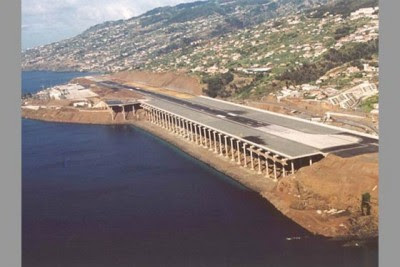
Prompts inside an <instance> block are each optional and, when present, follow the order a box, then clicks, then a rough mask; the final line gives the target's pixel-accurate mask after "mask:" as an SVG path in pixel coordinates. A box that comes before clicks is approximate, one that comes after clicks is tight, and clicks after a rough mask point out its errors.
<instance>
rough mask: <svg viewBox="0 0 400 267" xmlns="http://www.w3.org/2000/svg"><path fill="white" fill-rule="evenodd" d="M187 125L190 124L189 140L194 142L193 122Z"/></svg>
mask: <svg viewBox="0 0 400 267" xmlns="http://www.w3.org/2000/svg"><path fill="white" fill-rule="evenodd" d="M189 125H190V141H192V142H194V133H193V123H192V122H189Z"/></svg>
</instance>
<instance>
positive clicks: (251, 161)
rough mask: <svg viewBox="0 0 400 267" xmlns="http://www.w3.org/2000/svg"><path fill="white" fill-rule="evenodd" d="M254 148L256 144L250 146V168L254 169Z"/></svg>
mask: <svg viewBox="0 0 400 267" xmlns="http://www.w3.org/2000/svg"><path fill="white" fill-rule="evenodd" d="M253 149H254V146H251V147H250V169H251V170H252V171H254V158H253Z"/></svg>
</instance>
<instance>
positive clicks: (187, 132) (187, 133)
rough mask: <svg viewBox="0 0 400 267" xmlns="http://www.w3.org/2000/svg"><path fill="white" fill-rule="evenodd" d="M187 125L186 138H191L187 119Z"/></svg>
mask: <svg viewBox="0 0 400 267" xmlns="http://www.w3.org/2000/svg"><path fill="white" fill-rule="evenodd" d="M185 126H186V131H185V132H186V139H188V140H190V136H189V122H188V121H185Z"/></svg>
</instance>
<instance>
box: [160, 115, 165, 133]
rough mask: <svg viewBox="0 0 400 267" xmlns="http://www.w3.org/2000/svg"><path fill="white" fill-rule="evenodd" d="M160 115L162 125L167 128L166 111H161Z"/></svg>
mask: <svg viewBox="0 0 400 267" xmlns="http://www.w3.org/2000/svg"><path fill="white" fill-rule="evenodd" d="M160 115H161V127H163V128H164V129H166V126H165V118H164V115H165V114H164V112H162V111H161V112H160Z"/></svg>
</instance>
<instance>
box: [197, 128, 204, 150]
mask: <svg viewBox="0 0 400 267" xmlns="http://www.w3.org/2000/svg"><path fill="white" fill-rule="evenodd" d="M198 129H199V145H200V146H202V145H203V140H202V137H201V135H202V134H201V133H202V131H201V126H200V125H199V127H198Z"/></svg>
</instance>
